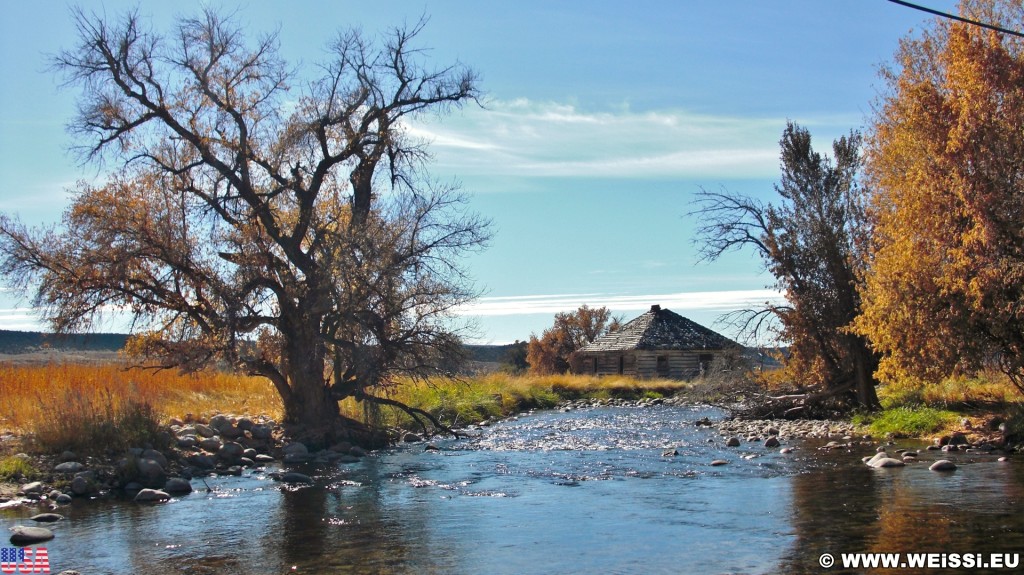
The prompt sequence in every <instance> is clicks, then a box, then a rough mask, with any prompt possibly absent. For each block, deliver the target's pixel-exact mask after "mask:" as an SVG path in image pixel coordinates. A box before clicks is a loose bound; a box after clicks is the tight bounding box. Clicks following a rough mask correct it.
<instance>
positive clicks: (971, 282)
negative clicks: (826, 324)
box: [855, 0, 1024, 390]
mask: <svg viewBox="0 0 1024 575" xmlns="http://www.w3.org/2000/svg"><path fill="white" fill-rule="evenodd" d="M960 12H961V15H963V16H965V17H970V18H973V19H976V20H983V21H987V22H990V23H993V24H997V25H1001V26H1004V27H1007V28H1016V29H1020V28H1024V6H1022V5H1021V4H1020V3H1019V2H1011V1H1004V0H965V1H964V2H962V3H961V6H960ZM883 77H884V79H885V80H886V82H887V85H888V93H887V94H886V95H885V96H884V97H883V99H882V101H881V102H880V105H879V106H878V107H877V110H876V115H875V118H874V122H873V126H872V129H871V133H870V135H869V138H868V145H867V154H866V159H867V169H866V173H867V176H868V178H869V181H870V184H871V188H872V190H873V198H872V219H873V222H874V245H873V256H872V260H871V262H872V263H871V273H870V274H869V276H868V277H867V280H866V282H865V287H864V289H863V314H862V315H861V317H860V318H858V320H857V322H856V326H855V329H856V331H857V332H858V333H860V334H862V335H864V336H866V337H868V338H869V339H870V340H871V341H872V342H873V345H874V346H875V347H876V349H877V350H879V351H881V352H882V353H883V354H884V357H883V359H882V362H881V366H880V370H879V376H880V377H881V378H882V379H883V380H886V381H895V380H899V379H903V378H912V379H916V380H921V381H926V382H927V381H935V380H938V379H940V378H942V377H945V376H947V375H950V374H952V373H956V372H965V371H966V372H969V371H973V370H976V369H979V368H981V367H983V366H985V365H986V364H988V363H990V362H992V361H997V362H998V364H999V365H1000V366H1001V367H1002V369H1003V370H1004V371H1005V372H1006V373H1007V374H1008V375H1010V376H1011V378H1012V379H1013V380H1014V381H1015V383H1017V385H1018V387H1021V389H1022V390H1024V386H1022V382H1024V187H1022V185H1021V184H1022V182H1024V138H1021V126H1024V40H1022V39H1021V38H1017V37H1013V36H1010V35H1006V34H1003V33H999V32H996V31H993V30H987V29H983V28H980V27H977V26H973V25H970V24H966V23H963V22H954V21H949V20H936V21H935V23H934V25H933V26H931V27H930V28H929V29H928V30H926V31H925V32H924V33H923V34H922V35H921V36H920V37H916V38H907V39H905V40H904V41H903V42H902V43H901V45H900V48H899V50H898V52H897V54H896V58H895V66H894V67H893V68H891V69H887V70H885V71H883Z"/></svg>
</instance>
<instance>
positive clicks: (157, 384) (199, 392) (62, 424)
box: [0, 364, 1024, 505]
mask: <svg viewBox="0 0 1024 575" xmlns="http://www.w3.org/2000/svg"><path fill="white" fill-rule="evenodd" d="M0 376H2V377H0V403H2V404H3V406H4V409H3V410H0V413H4V414H5V416H4V418H3V419H2V420H0V482H2V483H3V484H2V485H0V505H2V504H4V503H5V500H6V502H8V503H9V502H10V501H11V500H14V499H17V498H18V497H25V496H26V495H30V496H32V497H36V498H40V499H42V500H45V501H50V500H53V501H54V502H55V501H56V499H57V497H59V496H60V495H66V496H68V497H76V496H77V497H82V496H87V497H91V496H96V495H98V494H103V493H106V492H110V491H111V490H115V491H124V490H125V488H126V487H131V489H130V490H134V489H136V488H148V489H160V488H162V487H165V486H166V482H167V481H168V480H170V479H181V480H184V481H186V482H187V481H189V480H190V479H191V478H193V477H202V476H204V475H205V474H209V473H214V474H238V473H241V471H242V470H244V469H246V468H247V467H252V466H256V465H257V464H260V463H267V462H270V461H278V462H283V463H289V462H291V463H297V462H302V461H306V460H309V461H320V462H331V461H337V460H339V459H346V458H358V457H360V456H361V455H362V453H360V450H358V449H357V448H354V447H353V446H351V445H344V444H341V445H337V446H328V447H329V449H326V450H323V451H320V452H317V453H309V452H308V450H306V451H302V450H303V449H304V447H305V446H301V444H299V445H295V446H294V447H289V446H291V445H294V442H291V441H290V440H289V438H288V437H287V435H286V432H285V430H284V429H283V428H282V427H281V426H279V425H277V424H276V423H275V422H276V421H278V420H279V417H280V412H279V409H280V408H279V403H278V402H277V400H276V397H275V396H274V395H273V390H272V389H270V388H271V386H270V385H269V384H268V383H266V382H265V381H261V380H259V379H257V378H245V377H240V376H233V375H230V374H224V373H207V374H198V375H192V376H181V375H178V374H170V373H167V372H160V373H153V372H149V371H142V370H129V369H126V368H125V366H123V365H79V364H47V365H41V366H15V365H10V364H7V365H0ZM975 389H984V391H985V394H986V396H985V397H988V398H990V399H991V398H992V397H995V396H996V395H995V392H993V387H992V385H991V384H990V383H986V384H985V387H984V388H982V387H980V386H975ZM960 393H962V387H961V388H960ZM753 395H756V393H752V389H751V388H750V387H749V385H748V386H746V387H735V386H730V384H729V382H722V381H701V382H679V381H671V380H637V379H632V378H623V377H603V378H596V377H583V376H572V375H564V376H544V377H533V376H512V375H508V374H489V375H486V376H480V377H473V378H467V379H465V380H444V381H427V382H411V381H410V382H406V383H405V384H403V385H401V386H399V387H398V388H397V389H396V391H395V395H394V398H395V399H397V400H399V401H402V402H403V403H406V404H407V405H410V406H412V407H416V408H418V409H422V410H424V411H426V412H428V413H430V414H431V415H433V416H434V417H436V418H437V419H438V420H439V421H441V422H442V423H443V424H444V425H447V426H449V427H451V428H453V429H461V430H466V429H470V430H472V429H474V428H475V429H479V428H480V427H481V426H488V425H491V424H493V423H495V422H497V421H500V420H502V419H505V418H510V417H515V416H517V415H519V414H523V413H527V412H529V411H531V410H544V409H556V410H575V409H586V408H594V407H602V406H623V407H652V406H656V405H662V404H665V405H676V406H683V405H694V404H700V403H706V402H709V401H710V402H712V403H716V404H718V405H722V404H725V403H730V402H739V401H744V400H747V401H750V400H751V399H750V398H751V397H752V396H753ZM905 396H906V394H905V393H903V396H901V397H904V399H905ZM894 397H896V394H895V393H894V392H893V390H886V391H885V392H884V393H883V400H884V401H885V402H888V403H889V404H890V407H889V409H888V410H886V411H884V412H881V413H880V414H858V415H856V416H855V417H854V418H852V419H851V420H846V421H820V420H803V421H800V420H798V421H788V420H771V421H763V420H756V421H749V420H740V419H726V420H724V421H722V422H716V423H715V426H716V427H717V428H718V429H719V432H720V434H721V436H722V437H723V438H725V440H726V441H730V440H734V441H735V442H739V443H741V444H742V443H751V442H765V443H771V441H772V440H773V438H774V440H776V441H777V440H780V439H781V440H788V439H791V438H792V439H794V440H798V439H802V438H827V439H829V440H836V441H838V442H839V444H846V445H849V444H851V443H852V442H864V443H865V444H866V442H871V441H873V442H875V445H882V444H884V443H886V442H890V441H892V440H894V439H898V438H902V437H918V438H922V439H924V440H926V441H931V442H933V443H934V444H935V445H936V446H938V447H942V445H943V444H944V442H943V437H946V438H949V437H952V436H953V435H956V434H961V435H963V436H964V437H965V439H966V443H965V445H971V446H974V445H988V446H993V448H995V449H1000V450H1005V451H1006V452H1007V453H1014V452H1016V451H1020V450H1024V446H1021V445H1019V444H1017V443H1014V442H1013V441H1011V442H1009V443H1008V442H1007V439H1008V438H1009V434H1008V433H1007V430H1008V429H1013V428H1014V427H1013V420H1012V416H1010V415H1006V414H1005V413H1003V412H1004V411H1005V410H1006V398H1007V397H1008V396H1006V395H1003V396H1002V398H1003V402H1002V403H999V404H995V403H990V404H988V405H989V407H990V408H991V410H990V411H985V410H984V409H982V410H979V409H977V406H976V405H973V406H972V405H971V404H970V403H969V402H962V404H963V405H967V406H969V407H972V410H973V411H972V412H971V413H970V414H968V413H957V412H953V411H944V412H942V417H938V418H936V417H931V416H929V417H925V418H924V422H925V423H924V424H923V425H917V424H915V425H917V427H913V426H911V425H910V424H908V423H906V422H908V421H910V422H914V421H917V420H915V419H914V416H917V415H920V414H922V413H924V412H926V411H927V410H930V409H932V408H930V407H921V406H918V407H912V408H911V407H906V406H902V405H896V403H898V402H895V401H894V400H893V398H894ZM43 398H45V400H44V399H43ZM962 398H963V396H961V399H962ZM33 399H34V401H33ZM217 405H224V406H226V407H227V408H228V409H229V410H230V411H228V412H227V413H224V414H222V413H220V412H219V411H215V410H214V409H213V408H214V407H215V406H217ZM993 406H998V409H997V408H996V407H993ZM342 408H343V411H344V412H345V413H346V414H347V415H350V416H361V415H362V413H361V410H362V406H361V405H347V404H346V405H343V406H342ZM894 413H895V414H897V415H898V416H899V419H897V423H896V425H895V427H892V426H890V427H889V428H888V429H887V428H885V427H884V426H878V425H877V424H878V422H880V421H883V422H884V421H887V420H886V418H887V417H888V415H889V414H894ZM377 416H378V418H379V421H380V423H381V424H383V425H385V426H387V427H388V428H390V429H391V430H392V431H391V438H392V440H393V441H397V442H416V441H421V440H423V439H425V438H428V437H429V435H430V433H431V431H432V430H429V429H428V430H424V429H420V428H418V427H417V424H416V422H415V421H414V420H412V419H411V418H409V417H408V416H407V415H406V414H405V413H404V412H401V411H399V410H392V409H385V410H383V411H382V412H381V413H378V414H377ZM936 422H938V423H936ZM698 423H699V424H705V423H706V424H708V425H710V422H698ZM1008 424H1009V425H1008ZM887 425H889V424H888V423H887ZM901 426H902V427H901ZM879 428H880V429H882V431H881V432H879ZM907 429H912V432H911V433H907V431H906V430H907ZM947 443H948V441H947ZM289 449H290V450H291V451H286V450H289ZM24 453H29V454H30V455H22V454H24ZM289 457H290V458H291V459H287V458H289ZM61 465H64V467H63V468H62V470H61V471H57V468H58V467H59V466H61ZM34 483H39V485H32V484H34ZM25 485H31V486H32V488H31V489H29V490H28V491H26V489H25ZM175 485H177V486H178V487H180V488H184V486H183V485H182V484H181V482H175ZM65 499H66V498H65Z"/></svg>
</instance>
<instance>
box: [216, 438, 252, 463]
mask: <svg viewBox="0 0 1024 575" xmlns="http://www.w3.org/2000/svg"><path fill="white" fill-rule="evenodd" d="M243 453H245V448H244V447H242V445H241V444H240V443H235V442H234V441H228V442H227V443H225V444H224V445H221V446H220V449H218V450H217V457H218V458H220V459H223V460H224V461H228V462H236V461H238V460H239V459H241V458H242V454H243Z"/></svg>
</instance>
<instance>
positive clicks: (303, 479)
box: [281, 471, 313, 485]
mask: <svg viewBox="0 0 1024 575" xmlns="http://www.w3.org/2000/svg"><path fill="white" fill-rule="evenodd" d="M281 481H282V482H284V483H289V484H295V483H309V484H311V485H312V483H313V478H312V477H310V476H308V475H303V474H302V473H299V472H297V471H289V472H287V473H283V474H281Z"/></svg>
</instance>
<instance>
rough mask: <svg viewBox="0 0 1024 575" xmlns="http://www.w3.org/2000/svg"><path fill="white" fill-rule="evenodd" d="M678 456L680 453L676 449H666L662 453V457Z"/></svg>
mask: <svg viewBox="0 0 1024 575" xmlns="http://www.w3.org/2000/svg"><path fill="white" fill-rule="evenodd" d="M677 455H679V451H678V450H676V449H666V450H665V451H662V452H661V456H662V457H675V456H677Z"/></svg>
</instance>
